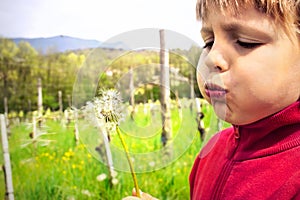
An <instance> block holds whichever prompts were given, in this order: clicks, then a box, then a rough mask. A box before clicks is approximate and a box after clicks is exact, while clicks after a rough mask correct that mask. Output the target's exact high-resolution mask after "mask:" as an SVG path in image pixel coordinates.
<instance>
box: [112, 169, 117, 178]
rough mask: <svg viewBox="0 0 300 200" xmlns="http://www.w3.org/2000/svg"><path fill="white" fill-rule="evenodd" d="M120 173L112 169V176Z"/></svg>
mask: <svg viewBox="0 0 300 200" xmlns="http://www.w3.org/2000/svg"><path fill="white" fill-rule="evenodd" d="M117 175H118V172H116V171H115V170H112V171H111V177H113V178H115V177H116V176H117Z"/></svg>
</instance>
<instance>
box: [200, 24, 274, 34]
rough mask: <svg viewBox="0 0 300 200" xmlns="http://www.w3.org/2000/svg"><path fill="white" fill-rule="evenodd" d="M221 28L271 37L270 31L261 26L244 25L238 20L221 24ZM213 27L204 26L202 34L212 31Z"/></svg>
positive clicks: (227, 30)
mask: <svg viewBox="0 0 300 200" xmlns="http://www.w3.org/2000/svg"><path fill="white" fill-rule="evenodd" d="M221 28H222V29H223V30H224V31H226V32H232V33H234V32H241V33H245V34H247V33H250V34H252V33H253V34H257V35H260V36H264V37H267V38H269V37H270V33H269V32H266V31H263V30H261V29H260V28H259V27H255V26H249V25H244V24H241V23H238V22H231V23H224V24H221ZM212 32H213V29H212V28H211V27H209V26H202V29H201V34H205V33H208V34H209V33H212Z"/></svg>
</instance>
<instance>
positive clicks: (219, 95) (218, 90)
mask: <svg viewBox="0 0 300 200" xmlns="http://www.w3.org/2000/svg"><path fill="white" fill-rule="evenodd" d="M204 88H205V93H206V95H207V96H208V97H209V98H213V99H224V98H225V95H226V94H227V92H228V90H227V89H225V88H223V87H221V86H219V85H217V84H214V83H210V82H206V83H205V84H204Z"/></svg>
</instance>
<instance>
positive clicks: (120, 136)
mask: <svg viewBox="0 0 300 200" xmlns="http://www.w3.org/2000/svg"><path fill="white" fill-rule="evenodd" d="M116 130H117V133H118V135H119V138H120V140H121V143H122V146H123V148H124V150H125V154H126V157H127V160H128V164H129V167H130V172H131V175H132V179H133V182H134V187H135V191H136V196H137V197H141V194H140V189H139V186H138V182H137V178H136V175H135V172H134V169H133V164H132V162H131V159H130V156H129V152H128V148H127V146H126V143H125V141H124V139H123V137H122V134H121V131H120V129H119V126H118V125H117V126H116Z"/></svg>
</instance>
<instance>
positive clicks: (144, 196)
mask: <svg viewBox="0 0 300 200" xmlns="http://www.w3.org/2000/svg"><path fill="white" fill-rule="evenodd" d="M132 195H133V196H136V190H135V188H133V190H132ZM140 195H141V199H143V200H158V199H157V198H155V197H152V196H151V195H150V194H147V193H144V192H142V191H141V190H140Z"/></svg>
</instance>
